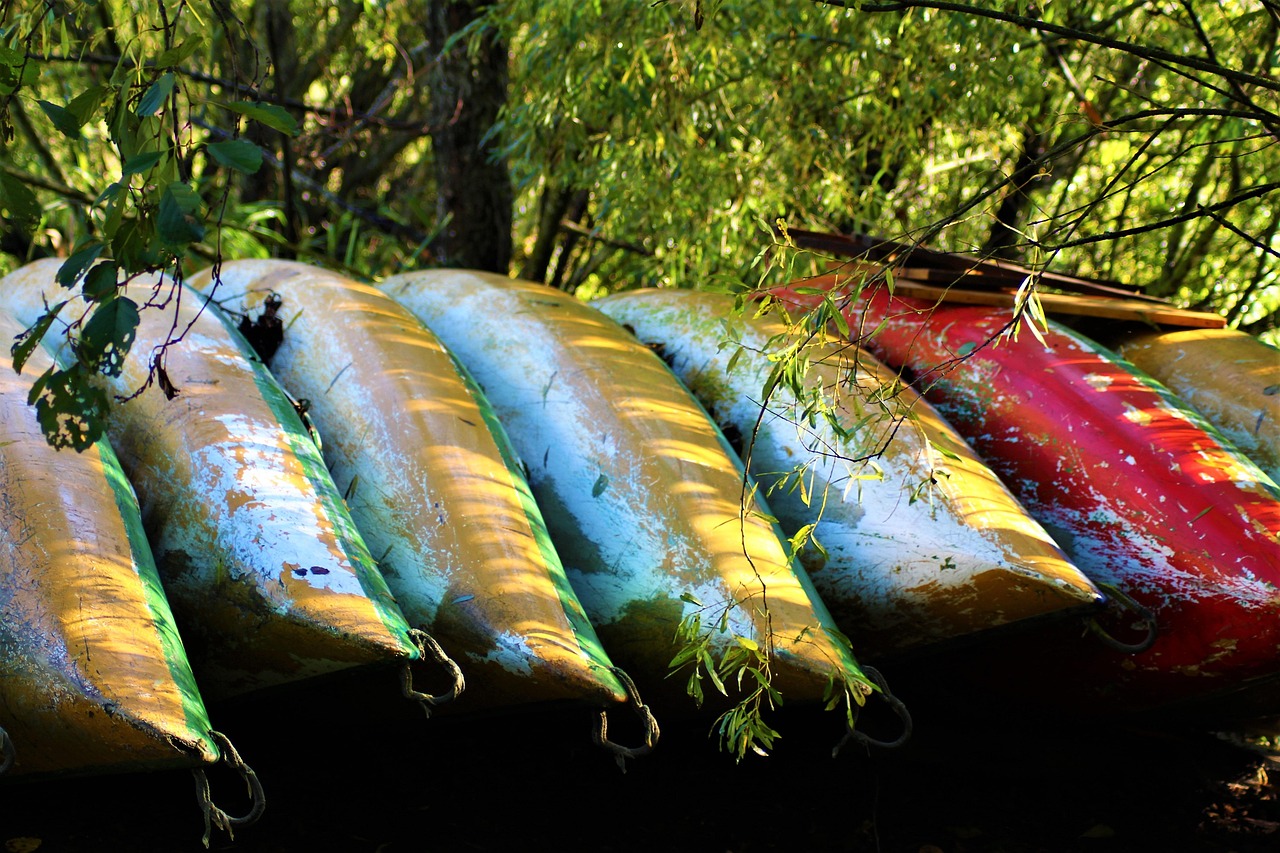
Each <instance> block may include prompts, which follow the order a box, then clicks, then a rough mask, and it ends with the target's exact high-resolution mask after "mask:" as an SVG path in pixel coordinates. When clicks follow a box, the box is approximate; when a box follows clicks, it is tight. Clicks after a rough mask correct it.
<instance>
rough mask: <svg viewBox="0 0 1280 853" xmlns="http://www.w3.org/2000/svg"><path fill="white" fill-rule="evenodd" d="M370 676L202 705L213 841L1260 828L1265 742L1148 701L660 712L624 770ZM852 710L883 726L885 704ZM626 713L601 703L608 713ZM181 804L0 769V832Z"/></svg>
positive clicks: (561, 730) (96, 822) (703, 843)
mask: <svg viewBox="0 0 1280 853" xmlns="http://www.w3.org/2000/svg"><path fill="white" fill-rule="evenodd" d="M370 693H371V688H369V687H368V686H367V685H363V684H362V685H360V686H358V687H357V686H355V685H353V684H350V683H333V684H330V685H328V686H326V687H325V688H324V689H314V690H310V691H307V692H296V691H295V692H292V693H289V694H282V695H279V696H276V697H273V698H270V699H268V700H259V701H256V702H254V703H252V704H245V705H240V706H236V707H225V708H217V707H215V708H214V712H215V720H216V721H217V723H218V725H219V726H220V727H221V728H222V729H223V730H224V731H226V732H228V733H229V734H230V735H231V736H232V738H233V740H235V741H236V742H237V744H238V746H239V747H240V750H241V752H242V753H243V754H244V756H245V758H246V760H248V761H249V762H250V763H251V764H253V765H254V767H255V769H256V770H257V772H258V773H259V775H260V777H261V778H262V780H263V783H264V786H265V787H266V790H267V794H268V809H267V812H266V814H265V816H264V817H263V819H262V820H261V821H260V822H259V823H258V824H257V825H255V826H252V827H246V828H243V829H241V830H240V831H238V832H237V833H236V837H235V840H234V841H231V840H229V839H228V838H227V837H226V836H225V835H224V834H216V833H215V835H214V838H213V842H212V849H214V850H237V851H244V853H293V851H299V853H301V851H307V853H315V851H342V853H365V851H367V852H368V853H397V851H418V850H423V849H442V850H457V851H467V850H479V851H485V850H493V851H506V850H516V849H519V850H545V849H553V848H554V849H565V850H599V851H655V850H664V851H666V850H679V851H708V853H722V851H732V853H754V851H771V850H772V851H799V850H804V851H826V850H832V851H835V850H842V851H906V853H939V851H942V853H994V852H995V851H1001V853H1024V851H1026V853H1030V851H1052V852H1054V853H1056V851H1085V853H1113V851H1143V850H1171V851H1172V850H1176V851H1215V853H1225V851H1238V853H1261V851H1267V853H1271V851H1275V850H1277V849H1280V797H1278V794H1280V763H1277V762H1275V761H1273V760H1272V759H1271V758H1269V757H1268V756H1267V755H1264V754H1262V753H1261V752H1259V751H1258V750H1257V749H1256V748H1254V745H1255V743H1256V742H1255V741H1244V740H1232V739H1225V738H1223V737H1222V736H1219V735H1214V734H1210V733H1205V732H1202V731H1196V730H1186V729H1179V728H1174V727H1170V726H1160V725H1158V721H1147V723H1146V724H1144V725H1143V726H1142V727H1141V728H1137V727H1134V726H1133V725H1132V724H1130V725H1125V726H1115V725H1103V724H1096V723H1091V724H1084V723H1080V722H1079V721H1076V720H1069V719H1068V720H1058V721H1053V722H1050V721H1041V722H1039V723H1035V724H1027V723H1025V722H1022V723H1019V722H1016V721H1015V720H1014V719H1013V718H1011V717H1009V716H1001V715H999V714H996V713H992V712H991V711H990V709H988V710H986V711H983V712H982V713H981V714H974V713H971V712H970V711H968V710H966V709H965V708H963V707H958V706H960V705H963V704H971V703H953V702H948V701H942V700H933V701H932V703H931V701H930V700H927V699H926V700H925V701H917V702H915V703H913V704H914V708H913V710H914V711H915V717H916V734H915V737H914V738H913V739H912V741H911V743H910V744H909V745H908V746H906V747H905V748H903V749H900V750H896V751H893V752H883V751H881V752H875V753H870V754H869V753H868V752H867V751H866V750H865V749H861V748H854V747H850V748H847V749H846V750H845V751H844V752H842V753H841V754H840V756H839V757H838V758H835V759H833V758H832V757H831V747H832V745H833V744H834V743H835V742H836V740H838V738H839V734H840V733H839V731H838V728H837V727H836V725H835V722H834V720H832V719H831V717H830V715H824V714H822V713H821V712H820V711H818V710H817V709H802V708H797V709H788V711H787V713H785V714H782V715H780V716H779V717H778V718H777V722H778V726H779V728H780V729H781V730H782V731H783V733H784V738H783V740H782V741H780V743H779V746H778V749H777V750H776V752H775V753H774V754H773V755H772V756H770V757H769V758H757V757H752V758H750V759H748V760H746V761H744V762H742V763H741V764H736V765H735V764H734V762H733V761H732V760H731V759H730V758H728V757H727V756H725V755H723V754H721V753H718V752H717V750H716V748H715V745H714V743H713V742H711V741H710V740H708V738H707V731H708V727H709V721H708V720H706V719H693V720H690V719H686V720H667V721H666V722H665V724H664V727H663V740H662V743H661V746H660V748H659V749H658V751H657V752H655V753H654V754H653V755H651V756H648V757H645V758H643V759H639V760H635V761H633V762H631V763H630V764H629V768H628V772H627V773H626V774H625V775H624V774H622V773H620V772H619V771H618V768H617V767H616V766H615V764H614V762H613V759H612V758H611V757H610V756H609V755H607V754H605V753H603V752H602V751H601V750H600V749H598V748H596V747H594V746H593V745H591V743H590V742H589V729H590V725H591V720H592V717H591V715H590V714H589V713H588V712H586V711H584V710H582V709H560V710H555V711H544V712H538V713H532V712H527V713H518V714H503V715H494V716H488V717H479V718H477V717H460V716H453V717H450V716H447V715H444V714H439V715H437V716H436V717H435V718H433V719H431V720H430V721H428V720H425V719H423V718H422V715H421V712H420V711H418V710H417V709H416V708H414V707H409V706H407V703H404V702H403V700H396V701H395V702H394V703H390V702H383V701H381V700H380V699H373V698H371V697H370ZM905 698H906V699H907V700H908V701H909V702H910V701H911V698H912V697H909V696H908V697H905ZM867 722H868V725H871V726H874V727H884V730H885V733H886V734H887V733H888V727H889V721H888V720H869V721H867ZM631 732H632V729H631V727H630V726H629V725H628V724H627V722H626V720H625V719H623V718H622V717H619V716H618V715H617V714H616V712H615V715H614V723H613V727H612V729H611V734H613V735H615V736H616V737H617V738H618V739H619V740H623V739H625V738H626V736H627V735H628V734H629V733H631ZM1268 774H1270V776H1271V777H1274V778H1275V780H1276V782H1277V784H1274V785H1273V784H1271V783H1270V782H1269V776H1268ZM212 780H213V784H214V787H215V796H216V798H217V799H218V800H220V801H222V802H223V803H224V804H225V805H227V806H228V807H229V810H232V809H231V808H230V807H234V806H238V805H239V803H237V802H236V801H237V798H238V797H239V796H240V793H241V789H240V786H239V783H238V781H237V780H236V779H235V778H234V777H232V776H229V775H223V774H222V773H221V772H219V773H215V774H213V776H212ZM200 824H201V820H200V816H199V813H198V811H197V809H196V807H195V802H194V794H193V785H192V783H191V780H190V776H189V775H188V774H186V773H185V772H165V773H156V774H146V775H136V776H113V777H103V778H91V779H78V780H65V781H58V782H53V783H42V784H21V785H5V786H3V787H0V845H2V849H3V850H4V851H5V853H29V852H30V851H34V850H39V851H40V853H62V851H75V853H81V851H95V852H97V851H116V850H120V851H130V852H131V853H152V851H155V853H160V851H163V853H172V851H185V850H190V851H198V850H200V849H201V847H200V832H201V825H200ZM37 845H38V846H37Z"/></svg>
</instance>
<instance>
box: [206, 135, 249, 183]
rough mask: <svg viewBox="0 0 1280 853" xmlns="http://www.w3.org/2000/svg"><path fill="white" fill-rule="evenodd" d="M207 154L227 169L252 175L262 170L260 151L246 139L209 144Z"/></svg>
mask: <svg viewBox="0 0 1280 853" xmlns="http://www.w3.org/2000/svg"><path fill="white" fill-rule="evenodd" d="M208 148H209V154H210V155H211V156H212V157H213V159H214V160H217V161H218V162H219V163H221V164H222V165H223V166H226V167H227V168H228V169H235V170H236V171H237V172H243V173H244V174H246V175H252V174H253V173H255V172H257V171H258V170H259V169H261V168H262V149H261V148H259V147H258V146H256V145H254V144H253V143H252V142H250V141H249V140H247V139H229V140H227V141H226V142H210V143H209V145H208Z"/></svg>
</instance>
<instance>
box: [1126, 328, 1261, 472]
mask: <svg viewBox="0 0 1280 853" xmlns="http://www.w3.org/2000/svg"><path fill="white" fill-rule="evenodd" d="M1108 342H1109V343H1111V344H1112V346H1114V347H1115V349H1116V351H1117V352H1118V353H1119V354H1120V356H1121V357H1123V358H1124V359H1126V360H1127V361H1129V362H1131V363H1132V364H1134V365H1135V366H1137V367H1138V368H1139V369H1140V370H1142V371H1144V372H1146V373H1149V374H1150V375H1151V376H1154V377H1155V378H1156V379H1157V380H1159V381H1160V382H1161V383H1163V384H1164V385H1165V386H1167V387H1168V388H1169V390H1171V391H1173V393H1175V394H1177V395H1178V396H1179V397H1181V398H1182V399H1183V400H1185V401H1186V402H1187V403H1188V404H1190V405H1191V407H1192V408H1194V409H1195V410H1196V411H1198V412H1199V413H1200V414H1202V415H1204V417H1205V419H1206V420H1208V421H1209V423H1211V424H1213V426H1215V427H1217V429H1218V430H1219V431H1220V432H1221V433H1222V434H1223V435H1224V436H1226V438H1227V440H1228V441H1230V442H1231V443H1232V444H1234V445H1235V446H1236V447H1237V448H1239V449H1240V451H1241V452H1242V453H1244V454H1245V455H1246V456H1248V457H1249V458H1251V459H1252V460H1253V461H1254V462H1257V463H1258V466H1259V467H1260V468H1262V470H1263V471H1265V472H1266V473H1267V475H1268V476H1269V477H1271V479H1272V480H1273V481H1275V482H1278V483H1280V350H1277V349H1276V348H1275V347H1271V346H1267V345H1266V344H1264V343H1263V342H1262V341H1260V340H1258V339H1257V338H1255V337H1254V336H1253V335H1246V334H1245V333H1244V332H1238V331H1235V330H1234V329H1195V330H1188V331H1176V332H1153V331H1143V332H1136V333H1129V334H1124V335H1121V336H1118V337H1116V338H1115V339H1114V340H1110V341H1108Z"/></svg>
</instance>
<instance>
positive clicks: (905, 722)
mask: <svg viewBox="0 0 1280 853" xmlns="http://www.w3.org/2000/svg"><path fill="white" fill-rule="evenodd" d="M862 671H863V673H865V674H866V676H867V677H868V678H870V679H871V680H872V681H873V682H875V685H876V687H879V688H880V692H879V696H880V698H882V699H884V701H885V702H886V703H888V705H889V707H890V708H892V709H893V712H894V713H895V714H897V715H898V719H899V720H901V721H902V734H900V735H898V737H897V738H896V739H894V740H888V741H885V740H877V739H876V738H873V737H871V736H869V735H867V734H864V733H863V732H860V731H858V730H857V729H856V728H854V727H855V726H856V725H857V722H858V714H859V713H860V712H861V710H862V709H861V707H858V708H855V709H854V711H853V723H852V724H850V726H849V729H848V731H846V732H845V735H844V737H843V738H841V739H840V742H839V743H838V744H836V746H835V748H834V749H833V750H831V757H832V758H834V757H835V756H837V755H839V754H840V750H841V749H843V748H844V745H845V744H847V743H848V742H849V741H851V740H852V741H856V742H857V743H860V744H862V745H863V746H868V747H871V746H875V747H879V748H880V749H897V748H898V747H900V746H902V745H903V744H905V743H906V742H907V741H909V740H911V732H912V730H913V728H914V724H913V723H912V722H911V713H910V712H909V711H907V706H906V705H904V704H902V700H901V699H899V698H898V697H897V696H894V695H893V691H891V690H890V689H889V682H887V681H886V680H885V677H884V676H883V675H882V674H881V673H880V670H878V669H876V668H875V667H873V666H863V667H862Z"/></svg>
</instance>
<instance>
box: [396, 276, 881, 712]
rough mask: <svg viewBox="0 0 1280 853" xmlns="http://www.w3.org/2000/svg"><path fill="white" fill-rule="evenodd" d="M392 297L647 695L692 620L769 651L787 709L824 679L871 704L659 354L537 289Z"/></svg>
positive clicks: (839, 643)
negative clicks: (480, 419)
mask: <svg viewBox="0 0 1280 853" xmlns="http://www.w3.org/2000/svg"><path fill="white" fill-rule="evenodd" d="M382 288H383V289H384V290H385V291H386V292H387V293H389V294H391V295H392V296H393V297H394V298H395V299H397V300H398V301H400V302H401V303H403V304H404V305H405V306H406V307H408V308H409V309H410V310H411V311H412V312H413V313H414V314H416V315H417V316H418V317H419V318H420V319H421V320H422V321H423V322H424V323H426V325H427V326H428V327H429V328H431V329H432V330H433V331H434V332H435V333H436V334H437V335H439V336H440V338H441V339H442V340H443V341H444V342H445V345H446V346H448V347H449V348H450V350H452V351H453V353H454V354H455V355H456V356H457V357H458V359H459V360H461V361H462V362H463V363H464V364H465V365H466V367H467V369H468V370H469V371H470V372H471V373H472V375H473V376H475V378H476V381H477V382H478V383H479V384H480V386H481V388H482V389H483V390H484V392H485V394H486V396H488V398H489V400H490V401H491V402H492V403H493V406H494V409H495V411H496V412H497V413H498V416H499V418H500V419H501V421H502V423H503V425H504V426H505V428H506V429H507V431H508V433H509V434H510V436H511V439H512V442H513V444H514V445H515V447H516V449H517V451H518V452H519V454H520V456H521V458H522V459H523V460H524V462H525V465H526V466H527V468H528V471H529V482H530V485H531V486H532V487H533V491H534V495H535V496H536V497H537V499H538V501H539V503H540V505H541V506H542V510H543V514H544V516H545V517H546V520H547V525H548V527H549V528H550V530H551V534H552V539H553V541H554V542H555V543H556V546H557V549H558V551H559V552H560V555H561V558H562V559H563V560H564V562H565V565H566V568H567V569H568V572H569V577H570V580H571V582H572V583H573V585H574V588H575V589H576V590H577V593H578V595H579V597H580V598H581V599H582V602H583V604H584V606H585V607H586V610H587V614H588V616H589V617H590V618H591V621H592V622H593V623H594V624H595V626H596V629H597V631H598V632H599V633H600V636H601V638H602V639H603V640H604V643H605V647H606V648H607V649H609V653H610V655H611V656H612V657H613V659H614V660H615V661H617V662H619V663H620V664H621V665H622V666H624V667H626V668H627V670H628V671H629V672H631V673H632V674H633V675H635V676H636V678H637V680H638V681H640V683H641V687H642V689H643V690H644V692H645V694H646V698H651V699H652V698H653V696H652V695H651V694H654V693H655V692H656V691H657V689H658V688H659V687H660V685H662V684H663V683H664V681H665V682H666V683H667V684H671V683H672V682H671V681H667V680H666V677H667V675H668V672H669V665H670V662H671V660H672V658H673V656H674V655H676V654H677V652H678V651H679V650H680V649H679V648H678V647H677V646H676V644H675V643H674V642H673V637H674V636H675V635H676V632H677V628H678V626H679V625H680V624H681V622H682V620H684V619H686V618H690V617H693V618H697V619H700V621H701V625H702V626H705V627H706V628H707V630H706V631H705V632H699V634H698V636H699V637H700V638H705V640H706V641H707V642H708V643H711V644H713V646H718V647H720V648H724V647H726V645H728V644H732V643H733V642H734V639H735V638H737V642H738V643H740V644H741V645H742V646H743V647H746V648H752V649H755V650H759V651H761V652H762V654H764V655H766V656H767V658H768V666H769V667H771V669H772V677H773V683H774V686H775V687H776V688H777V689H779V690H780V691H781V694H782V696H783V697H784V699H785V700H786V701H791V700H796V701H806V700H821V699H823V698H824V696H825V694H826V692H827V689H828V688H829V687H830V685H831V684H832V682H834V683H835V685H836V688H837V690H839V689H840V688H841V687H847V689H848V690H849V691H850V693H851V694H852V700H853V701H855V702H858V703H860V702H862V701H863V699H864V697H865V695H867V694H868V693H869V692H870V691H871V688H870V687H869V682H868V681H867V680H866V677H865V676H864V675H863V674H862V672H861V670H860V669H859V668H858V666H857V664H856V663H855V662H854V660H853V657H852V655H851V653H850V652H849V650H848V648H847V645H846V642H845V641H843V640H842V639H841V638H840V637H839V634H838V632H837V631H836V629H835V626H834V624H833V623H832V621H831V619H830V616H829V614H828V613H827V611H826V608H825V606H824V605H823V604H822V602H821V601H820V600H819V599H818V598H817V596H816V594H815V592H814V590H813V588H812V585H811V584H810V582H809V580H808V578H807V577H806V576H805V575H804V573H803V571H800V570H798V569H797V568H796V567H794V566H793V564H792V562H791V560H790V559H789V555H788V553H787V551H786V548H785V546H784V544H783V543H782V541H781V539H780V535H779V532H778V531H777V529H776V526H775V525H773V524H771V523H769V522H768V521H766V520H764V519H763V518H762V517H761V515H760V512H761V511H763V506H762V504H760V503H758V502H755V501H754V500H753V497H752V494H751V492H750V491H749V490H747V489H746V488H745V487H744V483H745V482H746V481H745V476H744V474H743V471H742V467H741V463H740V462H738V461H737V459H736V457H735V456H734V455H733V453H732V451H731V450H730V449H729V448H728V446H727V445H726V444H725V442H724V439H723V437H722V436H720V434H719V431H718V430H717V429H716V428H715V425H714V424H713V423H712V422H711V421H710V419H709V418H708V417H707V415H706V413H705V412H704V411H703V410H702V409H701V408H700V407H699V406H698V404H697V402H696V401H695V400H693V398H692V397H691V396H690V395H689V393H688V391H687V390H685V389H684V388H683V387H682V386H681V385H680V383H679V381H678V380H677V379H676V378H675V377H674V376H673V375H672V373H671V372H670V370H668V369H667V367H666V365H664V364H663V363H662V361H661V359H659V358H658V357H657V356H656V355H654V354H653V353H652V352H651V351H650V350H649V349H648V348H646V347H644V346H642V345H641V344H640V343H639V342H637V341H636V340H635V339H634V338H633V337H631V336H630V335H629V334H627V333H626V332H625V331H624V330H623V329H622V328H621V327H620V326H618V325H617V324H616V323H614V322H613V321H611V320H609V319H608V318H607V317H605V316H604V315H603V314H600V313H599V312H598V311H595V310H594V309H592V308H590V307H588V306H586V305H584V304H582V303H580V302H578V301H577V300H575V299H573V298H572V297H569V296H567V295H566V294H563V293H560V292H559V291H555V290H552V289H550V288H547V287H544V286H542V285H537V284H533V283H530V282H517V281H513V280H510V279H506V278H503V277H500V276H496V275H489V274H484V273H471V272H464V271H431V272H420V273H408V274H404V275H399V276H394V277H392V278H390V279H388V280H387V281H386V282H384V283H383V285H382ZM686 624H690V623H686ZM658 698H659V699H661V700H662V701H663V702H664V703H665V704H664V706H663V707H666V708H672V707H679V706H682V705H684V704H685V703H684V702H676V700H675V699H674V698H672V697H662V696H659V697H658Z"/></svg>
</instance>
